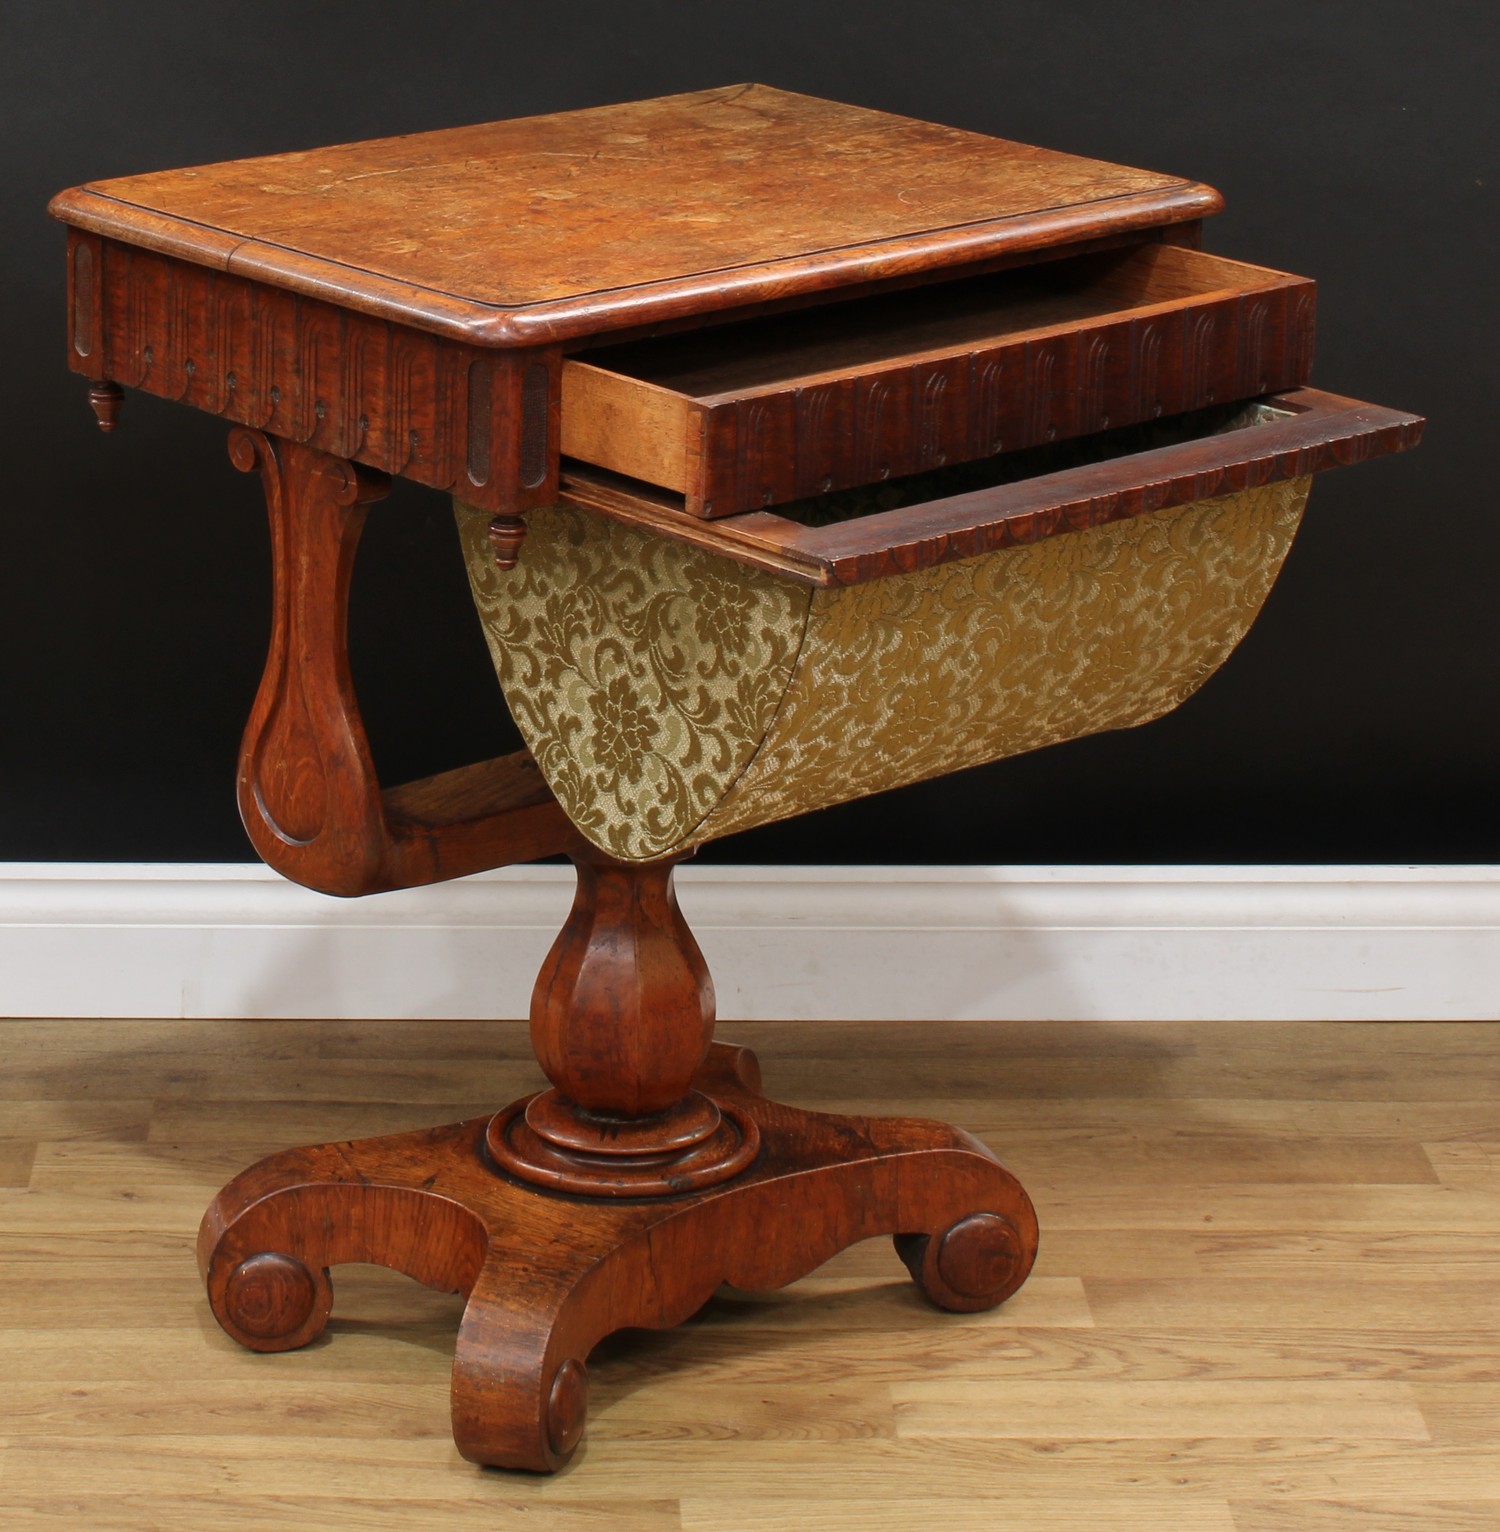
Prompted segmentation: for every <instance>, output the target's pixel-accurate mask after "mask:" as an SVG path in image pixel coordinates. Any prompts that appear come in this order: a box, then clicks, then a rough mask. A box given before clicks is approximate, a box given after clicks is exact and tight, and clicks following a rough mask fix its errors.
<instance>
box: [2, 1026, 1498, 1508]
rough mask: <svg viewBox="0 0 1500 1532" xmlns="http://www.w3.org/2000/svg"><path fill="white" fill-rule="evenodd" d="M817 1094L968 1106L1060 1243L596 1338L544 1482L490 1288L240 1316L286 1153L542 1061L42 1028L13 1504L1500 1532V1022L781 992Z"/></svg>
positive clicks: (796, 1064)
mask: <svg viewBox="0 0 1500 1532" xmlns="http://www.w3.org/2000/svg"><path fill="white" fill-rule="evenodd" d="M727 1030H728V1031H729V1032H731V1033H732V1034H733V1036H734V1040H735V1041H739V1042H745V1043H750V1044H753V1045H755V1046H756V1047H757V1048H758V1049H759V1051H760V1054H761V1057H762V1062H763V1064H764V1066H765V1069H766V1073H767V1076H768V1078H769V1079H770V1080H772V1081H773V1083H774V1085H775V1088H776V1089H777V1091H778V1093H779V1094H781V1095H783V1096H785V1097H786V1098H788V1099H791V1100H795V1101H797V1102H798V1103H799V1104H801V1105H806V1106H811V1107H816V1108H819V1109H823V1110H833V1111H854V1112H863V1113H872V1114H880V1115H883V1114H887V1113H890V1112H893V1111H899V1112H920V1113H922V1114H923V1115H927V1116H933V1117H938V1118H949V1119H951V1120H954V1121H957V1122H959V1123H961V1124H962V1125H963V1126H964V1127H966V1128H968V1129H970V1130H972V1131H974V1132H976V1133H978V1134H981V1135H982V1136H985V1137H987V1138H988V1139H989V1140H990V1141H991V1142H993V1143H994V1144H995V1145H996V1146H997V1148H999V1149H1000V1150H1001V1151H1002V1153H1003V1154H1004V1155H1005V1157H1006V1159H1007V1161H1008V1162H1009V1163H1010V1164H1011V1165H1012V1167H1013V1168H1014V1169H1015V1170H1016V1172H1017V1173H1018V1174H1019V1175H1021V1176H1022V1177H1023V1178H1024V1179H1025V1181H1026V1182H1027V1184H1028V1186H1029V1187H1030V1188H1031V1190H1032V1193H1033V1195H1034V1197H1035V1199H1036V1201H1037V1204H1038V1207H1039V1210H1040V1212H1041V1214H1042V1217H1043V1221H1044V1225H1045V1233H1044V1237H1043V1241H1042V1250H1041V1258H1040V1262H1039V1265H1038V1267H1037V1273H1036V1275H1035V1276H1033V1278H1032V1279H1031V1281H1030V1282H1029V1283H1028V1284H1027V1286H1026V1287H1025V1288H1023V1289H1022V1290H1021V1292H1020V1293H1018V1294H1017V1295H1016V1296H1015V1297H1014V1298H1013V1299H1011V1300H1010V1301H1009V1302H1008V1303H1007V1304H1005V1305H1004V1306H1003V1307H1001V1308H1000V1309H997V1310H995V1311H993V1312H990V1313H985V1314H978V1315H948V1316H942V1315H936V1314H934V1313H933V1311H932V1310H931V1309H930V1308H929V1307H928V1306H927V1305H925V1304H924V1303H922V1301H921V1300H920V1298H919V1297H918V1296H917V1294H916V1292H915V1290H914V1289H913V1288H912V1286H911V1283H910V1282H909V1281H908V1280H907V1278H906V1276H905V1274H904V1273H902V1272H901V1271H900V1269H899V1267H896V1266H895V1263H894V1262H893V1259H892V1256H891V1253H890V1249H889V1245H888V1244H887V1243H886V1242H885V1241H873V1242H871V1243H870V1244H868V1245H861V1246H857V1247H855V1248H854V1249H852V1250H850V1251H849V1252H847V1253H846V1254H845V1255H843V1256H841V1257H839V1258H837V1259H836V1260H835V1261H834V1262H832V1263H830V1264H829V1265H828V1266H825V1267H823V1268H822V1269H821V1270H820V1272H819V1273H818V1274H816V1275H815V1276H812V1277H809V1278H806V1279H804V1280H803V1281H801V1282H798V1283H796V1284H794V1285H793V1286H792V1287H790V1288H788V1289H786V1290H785V1291H783V1292H781V1293H778V1294H774V1295H770V1296H763V1297H754V1298H749V1297H745V1296H743V1295H736V1294H730V1293H725V1294H722V1295H721V1296H720V1297H718V1298H716V1299H715V1300H713V1302H711V1303H710V1305H709V1306H708V1308H707V1309H706V1310H705V1311H704V1312H703V1313H702V1314H701V1315H700V1316H699V1317H698V1319H697V1320H696V1321H695V1322H693V1323H690V1324H688V1325H685V1326H683V1327H682V1328H681V1329H679V1330H677V1331H673V1332H670V1333H666V1334H653V1335H644V1334H634V1335H627V1336H623V1337H619V1338H616V1339H614V1340H611V1341H608V1342H606V1343H605V1344H604V1345H603V1346H602V1347H601V1348H600V1349H599V1350H598V1351H597V1352H596V1353H595V1355H594V1356H593V1358H592V1359H591V1362H590V1372H591V1375H592V1388H593V1409H592V1420H591V1426H590V1433H589V1436H588V1438H587V1439H586V1441H585V1445H584V1446H583V1448H582V1449H581V1450H580V1452H579V1455H578V1456H577V1458H576V1459H575V1460H574V1462H573V1464H572V1465H571V1466H570V1467H569V1468H568V1469H567V1470H565V1471H564V1472H563V1473H561V1474H559V1475H557V1476H556V1477H554V1478H552V1479H550V1480H546V1481H542V1480H537V1479H532V1478H529V1477H524V1476H516V1475H509V1474H502V1473H496V1472H486V1471H480V1470H477V1469H475V1468H473V1467H472V1466H471V1465H469V1464H467V1463H465V1462H463V1460H462V1459H460V1458H459V1456H458V1454H457V1451H456V1449H455V1448H454V1445H453V1441H452V1438H451V1435H450V1432H449V1426H448V1420H447V1402H448V1387H449V1367H450V1362H449V1358H450V1354H451V1350H452V1345H453V1335H454V1331H455V1329H456V1327H457V1325H458V1321H459V1314H460V1308H461V1305H460V1302H459V1300H458V1299H456V1298H454V1297H451V1296H444V1295H441V1294H436V1293H432V1292H429V1291H427V1290H426V1289H424V1288H421V1287H419V1286H417V1285H416V1284H414V1283H411V1282H408V1281H406V1280H405V1279H404V1278H401V1277H398V1276H395V1275H393V1274H391V1273H387V1272H381V1271H376V1270H373V1269H367V1268H361V1267H350V1268H346V1269H342V1270H340V1271H337V1272H336V1274H335V1275H336V1282H337V1302H336V1305H335V1310H334V1318H333V1320H332V1323H331V1325H330V1334H329V1338H328V1339H327V1340H326V1341H324V1342H320V1343H318V1344H315V1345H314V1346H312V1347H310V1348H309V1349H307V1350H306V1351H302V1352H292V1353H287V1354H285V1355H281V1356H275V1357H264V1356H257V1355H254V1354H252V1353H250V1352H247V1351H244V1350H242V1349H241V1348H239V1347H237V1346H235V1345H234V1344H233V1343H232V1342H231V1341H229V1340H228V1339H227V1338H226V1337H225V1336H223V1335H222V1334H221V1333H220V1332H219V1330H218V1328H217V1326H215V1325H214V1323H213V1322H212V1320H211V1318H210V1317H209V1314H208V1309H207V1302H206V1299H205V1298H204V1295H203V1291H202V1288H201V1286H200V1285H199V1281H198V1277H197V1272H196V1270H195V1268H194V1263H193V1256H192V1234H193V1229H194V1227H195V1225H196V1223H197V1219H198V1215H199V1213H200V1212H201V1210H202V1206H203V1204H204V1202H205V1201H206V1200H207V1198H208V1197H209V1196H210V1195H211V1194H212V1193H213V1192H214V1191H215V1190H216V1189H217V1187H218V1186H219V1184H220V1183H221V1182H222V1181H223V1180H224V1179H225V1178H226V1177H227V1176H228V1175H230V1174H231V1173H232V1172H234V1171H235V1170H237V1169H238V1168H239V1167H240V1166H241V1165H243V1164H244V1163H246V1162H247V1161H248V1160H249V1159H252V1158H254V1157H255V1156H256V1155H259V1154H264V1153H269V1152H271V1151H274V1150H276V1149H279V1148H283V1147H285V1146H286V1145H287V1144H290V1143H295V1142H301V1141H305V1140H310V1139H312V1138H316V1137H319V1136H323V1137H327V1136H331V1135H334V1134H347V1135H349V1136H359V1135H369V1134H377V1133H386V1132H394V1131H403V1130H408V1129H416V1128H420V1127H423V1126H425V1125H427V1124H429V1123H431V1122H433V1121H436V1120H439V1119H440V1118H448V1119H458V1118H462V1117H466V1116H469V1115H473V1114H475V1113H478V1112H481V1111H484V1110H486V1109H487V1108H488V1107H489V1106H490V1105H491V1104H492V1103H493V1102H494V1101H495V1100H502V1099H507V1098H509V1097H511V1096H514V1095H517V1094H519V1093H521V1092H523V1091H527V1090H530V1089H534V1088H537V1087H538V1086H540V1085H541V1084H542V1083H543V1082H542V1080H541V1078H540V1076H539V1075H538V1074H537V1072H536V1069H535V1066H534V1064H532V1063H531V1062H530V1050H529V1047H528V1044H527V1039H526V1033H525V1028H524V1026H523V1025H522V1024H520V1023H515V1024H484V1023H461V1024H460V1023H403V1022H379V1023H368V1024H357V1025H356V1024H353V1023H300V1022H257V1023H235V1022H154V1023H147V1022H118V1021H114V1022H107V1023H97V1024H95V1023H86V1022H66V1021H65V1022H26V1021H16V1022H7V1023H0V1046H3V1048H4V1055H5V1058H6V1069H5V1071H4V1074H3V1076H0V1348H3V1355H4V1376H5V1387H4V1404H3V1406H0V1507H3V1522H4V1525H5V1526H6V1527H7V1528H10V1527H16V1528H31V1527H47V1528H53V1527H57V1528H61V1527H65V1526H66V1527H77V1526H81V1525H88V1526H92V1527H96V1528H100V1529H130V1532H145V1529H148V1528H149V1529H153V1532H177V1529H183V1532H201V1529H202V1528H203V1527H205V1526H209V1525H213V1526H218V1527H224V1528H228V1529H232V1532H261V1529H267V1532H269V1529H272V1528H275V1529H277V1532H281V1529H284V1528H286V1527H287V1526H289V1525H297V1524H301V1525H307V1526H316V1527H318V1528H320V1529H330V1532H354V1529H358V1532H386V1529H392V1532H395V1529H401V1532H405V1529H408V1528H410V1527H413V1526H434V1527H443V1528H445V1529H446V1528H456V1529H467V1528H475V1529H478V1528H484V1529H486V1532H488V1529H491V1528H493V1527H495V1526H497V1525H505V1524H508V1523H509V1522H511V1521H524V1524H525V1525H526V1526H527V1527H529V1528H541V1529H547V1532H550V1529H554V1528H556V1529H559V1532H593V1529H601V1532H623V1529H630V1532H655V1529H658V1528H660V1529H663V1532H668V1529H670V1532H678V1529H689V1532H731V1529H732V1532H760V1529H770V1528H776V1529H781V1528H786V1527H789V1526H795V1527H797V1528H799V1529H829V1532H832V1529H837V1532H866V1529H881V1528H893V1529H896V1528H899V1529H902V1532H905V1529H908V1528H910V1527H912V1526H914V1525H921V1524H924V1523H927V1522H930V1521H931V1520H932V1519H933V1518H934V1517H939V1518H941V1521H942V1523H943V1525H944V1526H945V1527H946V1528H949V1529H953V1532H969V1529H972V1532H1010V1529H1017V1532H1019V1529H1028V1532H1029V1529H1044V1532H1050V1529H1058V1532H1063V1529H1066V1532H1073V1529H1076V1528H1077V1527H1080V1526H1088V1525H1093V1524H1096V1523H1098V1522H1100V1521H1101V1520H1103V1519H1107V1520H1108V1522H1109V1523H1110V1524H1111V1525H1112V1526H1114V1527H1118V1528H1121V1529H1127V1532H1134V1529H1143V1532H1144V1529H1151V1532H1156V1529H1158V1528H1161V1527H1163V1526H1171V1527H1173V1528H1174V1529H1177V1532H1200V1529H1204V1532H1207V1529H1212V1532H1405V1529H1412V1532H1417V1529H1420V1532H1494V1529H1495V1528H1496V1527H1497V1526H1500V1446H1497V1445H1496V1442H1497V1435H1496V1432H1495V1429H1494V1422H1495V1420H1496V1419H1497V1418H1500V1321H1497V1318H1496V1316H1497V1315H1500V1176H1497V1171H1496V1168H1495V1167H1496V1163H1497V1159H1500V1138H1497V1131H1496V1126H1495V1124H1496V1120H1497V1119H1496V1113H1497V1110H1500V1025H1489V1024H1470V1025H1447V1024H1428V1025H1393V1024H1389V1025H1388V1024H1379V1025H1376V1024H1367V1025H1360V1026H1354V1025H1317V1024H1270V1023H1256V1024H1253V1025H1245V1026H1235V1025H1228V1024H1223V1023H1219V1024H1214V1025H1211V1026H1209V1025H1191V1024H1155V1023H1152V1024H1146V1023H1138V1024H1129V1025H1126V1024H1099V1023H1073V1024H1067V1025H1034V1024H1014V1025H1011V1024H998V1025H997V1024H983V1025H981V1024H967V1025H965V1024H936V1023H933V1024H927V1025H914V1024H900V1025H895V1024H892V1025H887V1026H878V1027H877V1026H869V1025H853V1024H850V1025H841V1024H836V1023H818V1024H814V1025H808V1024H800V1025H790V1024H788V1025H778V1024H760V1025H740V1026H735V1027H731V1028H729V1029H727Z"/></svg>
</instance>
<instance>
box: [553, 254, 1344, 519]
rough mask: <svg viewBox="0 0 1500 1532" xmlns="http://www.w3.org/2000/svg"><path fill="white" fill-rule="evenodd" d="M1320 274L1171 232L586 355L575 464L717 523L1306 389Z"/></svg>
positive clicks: (575, 399) (575, 365)
mask: <svg viewBox="0 0 1500 1532" xmlns="http://www.w3.org/2000/svg"><path fill="white" fill-rule="evenodd" d="M1313 321H1314V286H1313V283H1312V282H1310V281H1307V280H1305V279H1303V278H1300V277H1292V276H1287V275H1285V274H1284V273H1281V272H1276V271H1268V270H1265V269H1263V268H1261V267H1257V266H1246V265H1244V264H1242V263H1240V262H1237V261H1228V260H1224V259H1221V258H1219V257H1217V256H1211V255H1204V254H1203V253H1202V252H1201V251H1197V250H1190V249H1184V248H1180V247H1177V246H1173V245H1165V244H1158V243H1154V242H1153V243H1149V244H1145V245H1139V246H1135V247H1132V248H1128V249H1124V250H1112V251H1107V252H1103V253H1099V254H1093V255H1086V256H1078V257H1074V258H1073V259H1069V260H1058V261H1049V262H1045V263H1041V264H1038V265H1034V266H1027V267H1023V268H1020V269H1016V270H1011V271H1005V272H1000V273H998V274H994V275H990V276H984V277H974V278H969V279H965V280H961V281H957V282H945V283H940V284H936V285H932V286H927V287H921V288H917V289H914V290H907V291H902V292H898V293H890V294H885V295H882V296H880V297H876V298H867V299H863V300H859V301H856V302H850V303H841V304H831V305H826V306H824V307H823V308H821V309H818V310H815V311H812V312H806V311H800V312H795V313H792V314H787V315H781V316H776V317H773V318H768V319H759V320H749V321H744V322H741V323H739V324H734V325H726V326H723V327H719V328H713V329H709V330H704V331H698V332H696V333H693V334H690V335H685V336H669V337H663V338H656V339H651V340H645V341H636V342H632V343H629V344H626V345H621V346H614V347H608V348H604V349H601V350H597V351H589V352H585V353H583V354H582V355H580V356H577V357H574V358H572V359H571V360H569V361H567V362H566V363H565V364H564V366H563V379H562V416H563V423H562V450H563V453H564V455H565V456H566V457H570V458H576V459H579V460H581V461H583V462H587V463H593V464H596V465H598V466H600V467H603V468H607V469H610V470H613V471H614V472H617V473H620V474H624V475H628V476H629V477H631V478H635V479H640V480H643V481H645V482H647V483H650V484H656V485H660V486H662V487H664V488H667V489H671V490H673V491H676V492H677V493H679V494H681V495H682V496H683V497H684V502H683V508H684V509H685V510H686V511H688V512H689V513H691V514H693V515H696V516H703V517H715V518H716V517H721V516H730V515H735V514H738V513H740V512H743V511H747V510H752V509H755V508H758V507H761V506H767V505H778V504H783V503H785V502H787V501H793V500H797V499H801V498H803V497H806V496H810V495H817V494H823V493H827V492H829V491H833V490H840V489H848V488H853V487H855V486H857V485H862V484H872V483H879V482H882V481H884V480H887V479H893V478H899V477H901V476H903V475H907V474H913V473H920V472H922V471H924V470H927V469H931V468H936V467H941V466H943V465H945V464H949V463H960V462H965V461H968V460H971V459H975V458H985V457H990V456H992V455H994V454H996V453H999V452H1012V451H1015V450H1017V449H1020V448H1026V447H1033V446H1036V445H1038V444H1040V443H1043V442H1049V441H1054V440H1059V439H1064V438H1068V437H1074V436H1083V435H1087V434H1089V433H1091V432H1096V431H1102V430H1108V429H1110V428H1112V427H1117V426H1122V425H1129V424H1132V423H1135V422H1139V421H1145V420H1152V419H1155V418H1158V417H1161V416H1171V415H1176V414H1178V413H1180V412H1182V411H1184V410H1192V409H1197V408H1200V407H1201V406H1204V405H1208V404H1213V403H1215V402H1219V401H1225V400H1232V399H1245V398H1251V397H1254V396H1256V395H1260V394H1266V393H1270V392H1273V391H1275V390H1280V389H1287V388H1295V387H1297V386H1299V385H1301V384H1303V383H1305V382H1306V381H1307V378H1308V373H1309V369H1310V367H1311V361H1312V339H1313Z"/></svg>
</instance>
